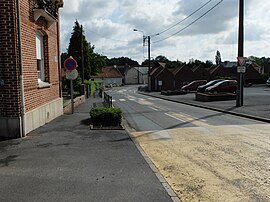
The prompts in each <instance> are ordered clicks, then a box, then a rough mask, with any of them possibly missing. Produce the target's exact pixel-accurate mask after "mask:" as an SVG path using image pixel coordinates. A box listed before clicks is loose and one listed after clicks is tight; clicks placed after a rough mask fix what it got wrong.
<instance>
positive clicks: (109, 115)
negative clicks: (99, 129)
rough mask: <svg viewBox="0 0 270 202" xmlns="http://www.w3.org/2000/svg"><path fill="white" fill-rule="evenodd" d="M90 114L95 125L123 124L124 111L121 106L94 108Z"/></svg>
mask: <svg viewBox="0 0 270 202" xmlns="http://www.w3.org/2000/svg"><path fill="white" fill-rule="evenodd" d="M90 116H91V120H92V123H93V125H95V126H118V125H120V124H121V119H122V111H121V109H119V108H105V107H104V108H92V109H91V110H90Z"/></svg>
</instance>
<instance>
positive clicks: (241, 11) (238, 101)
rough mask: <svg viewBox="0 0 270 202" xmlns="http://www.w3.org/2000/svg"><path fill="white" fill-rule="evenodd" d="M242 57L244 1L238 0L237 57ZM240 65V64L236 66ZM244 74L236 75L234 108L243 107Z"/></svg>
mask: <svg viewBox="0 0 270 202" xmlns="http://www.w3.org/2000/svg"><path fill="white" fill-rule="evenodd" d="M243 56H244V0H239V32H238V57H243ZM238 65H240V64H238ZM243 78H244V73H242V72H240V73H238V79H237V95H236V106H237V107H241V106H243V94H244V93H243V91H244V84H243V80H244V79H243Z"/></svg>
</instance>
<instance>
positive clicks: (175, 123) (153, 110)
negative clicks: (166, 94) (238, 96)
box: [109, 86, 260, 131]
mask: <svg viewBox="0 0 270 202" xmlns="http://www.w3.org/2000/svg"><path fill="white" fill-rule="evenodd" d="M109 93H110V94H111V95H112V96H113V99H114V105H115V106H117V107H120V108H121V109H122V110H123V111H124V116H125V118H126V120H127V121H128V123H129V124H130V126H131V127H132V128H134V129H135V130H136V131H148V130H166V129H173V128H181V127H193V126H194V124H193V123H192V121H191V122H190V121H188V122H187V121H185V120H184V119H181V118H180V117H178V116H177V114H179V115H180V116H181V115H182V116H183V115H184V116H188V117H190V118H191V119H193V120H203V121H204V122H206V123H208V124H211V125H232V124H234V125H244V124H254V123H260V122H256V121H254V120H250V119H246V118H240V117H237V116H233V115H228V114H225V113H221V112H215V111H212V110H207V109H202V108H198V107H193V106H188V105H182V104H179V103H175V102H170V101H166V100H162V99H159V98H153V97H149V96H146V95H141V94H138V93H137V92H136V86H129V87H125V88H118V89H115V90H113V91H110V92H109ZM254 93H255V92H254ZM187 96H194V95H191V94H190V95H187Z"/></svg>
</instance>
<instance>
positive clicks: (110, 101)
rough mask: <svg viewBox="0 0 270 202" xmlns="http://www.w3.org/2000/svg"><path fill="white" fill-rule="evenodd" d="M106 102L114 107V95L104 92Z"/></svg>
mask: <svg viewBox="0 0 270 202" xmlns="http://www.w3.org/2000/svg"><path fill="white" fill-rule="evenodd" d="M104 103H105V104H106V105H107V106H108V107H112V96H110V95H108V94H107V93H105V92H104Z"/></svg>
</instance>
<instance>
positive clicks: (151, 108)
mask: <svg viewBox="0 0 270 202" xmlns="http://www.w3.org/2000/svg"><path fill="white" fill-rule="evenodd" d="M149 108H150V109H153V110H154V111H159V110H158V109H156V108H154V107H149Z"/></svg>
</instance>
